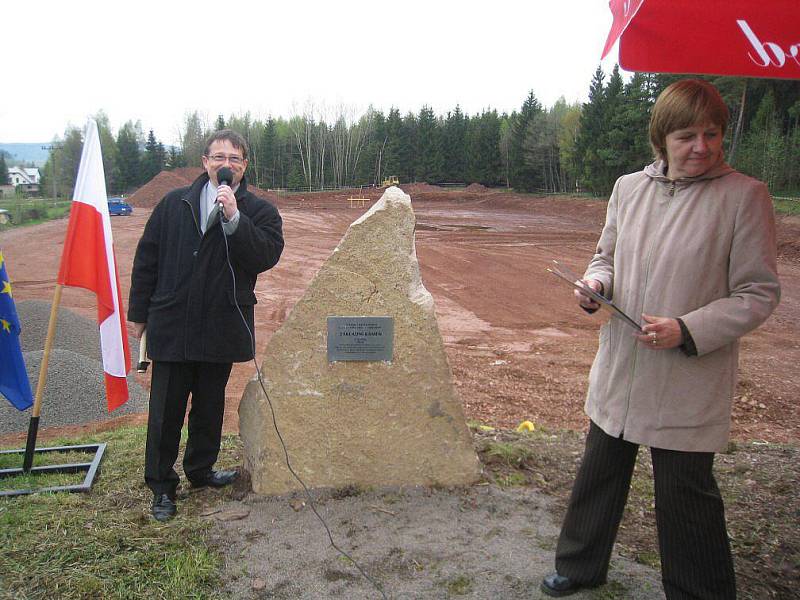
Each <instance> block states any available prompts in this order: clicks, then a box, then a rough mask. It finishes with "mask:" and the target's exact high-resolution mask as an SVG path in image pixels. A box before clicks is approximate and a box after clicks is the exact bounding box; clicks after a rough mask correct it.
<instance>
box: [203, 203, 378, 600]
mask: <svg viewBox="0 0 800 600" xmlns="http://www.w3.org/2000/svg"><path fill="white" fill-rule="evenodd" d="M223 216H224V213H223V212H222V210H221V209H220V219H219V225H220V231H222V239H223V240H224V242H225V259H226V260H227V262H228V270H229V271H230V273H231V281H232V282H233V303H234V305H235V306H236V310H237V311H238V313H239V316H240V317H241V319H242V323H243V324H244V327H245V329H247V334H248V335H249V336H250V347H251V349H252V352H253V365H254V366H255V368H256V374H257V375H258V383H259V385H260V386H261V391H263V392H264V396H265V397H266V399H267V403H268V404H269V410H270V414H271V415H272V426H273V427H274V428H275V433H276V434H278V440H279V441H280V443H281V447H282V448H283V455H284V458H285V462H286V467H287V468H288V469H289V472H290V473H291V474H292V476H293V477H294V478H295V479H296V480H297V481H298V483H299V484H300V485H301V486H302V488H303V491H304V492H305V495H306V498H307V499H308V506H309V507H310V508H311V510H312V511H313V512H314V514H315V515H316V517H317V519H319V522H320V523H322V526H323V527H324V528H325V532H326V533H327V534H328V540H330V543H331V544H330V545H331V546H332V547H333V548H334V549H335V550H336V551H337V552H338V553H339V554H341V555H342V556H344V557H345V558H346V559H347V560H349V561H350V562H351V563H353V565H355V567H356V569H358V571H359V573H361V575H363V576H364V578H365V579H366V580H367V581H369V582H370V583H371V584H372V586H373V587H374V588H375V589H376V590H378V592H379V593H380V595H381V596H382V597H383V600H389V599H388V596H387V595H386V593H385V592H384V591H383V587H381V585H380V584H379V583H378V582H377V581H376V580H375V579H373V578H372V577H370V576H369V575H367V572H366V571H365V570H364V569H362V568H361V565H359V564H358V562H356V559H354V558H353V557H352V556H350V555H349V554H348V553H347V552H345V551H344V550H342V549H341V548H340V547H339V546H338V545H337V544H336V542H334V540H333V534H332V533H331V530H330V528H329V527H328V524H327V523H326V522H325V519H323V518H322V515H321V514H319V511H318V510H317V505H316V504H315V502H314V499H313V498H312V496H311V492H310V491H309V489H308V486H306V484H305V482H304V481H303V480H302V479H301V478H300V476H299V475H298V474H297V473H296V472H295V470H294V469H293V468H292V464H291V461H290V460H289V450H288V449H287V448H286V442H285V441H284V439H283V435H281V431H280V429H279V428H278V420H277V418H276V416H275V407H274V406H273V405H272V399H270V397H269V394H268V393H267V388H266V386H265V385H264V378H263V377H262V375H261V368H260V367H259V366H258V361H257V360H256V340H255V336H254V335H253V332H252V330H251V329H250V326H249V325H248V324H247V319H245V317H244V313H243V312H242V309H241V308H240V307H239V303H238V302H237V301H236V274H235V273H234V271H233V265H232V264H231V254H230V248H229V246H228V236H227V235H226V234H225V229H224V228H223V226H222V225H223V223H222V217H223Z"/></svg>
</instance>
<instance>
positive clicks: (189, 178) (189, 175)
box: [128, 167, 277, 208]
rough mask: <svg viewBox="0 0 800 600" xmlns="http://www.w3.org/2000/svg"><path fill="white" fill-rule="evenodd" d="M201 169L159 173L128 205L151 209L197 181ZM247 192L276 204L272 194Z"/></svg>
mask: <svg viewBox="0 0 800 600" xmlns="http://www.w3.org/2000/svg"><path fill="white" fill-rule="evenodd" d="M202 172H203V169H201V168H200V167H182V168H180V169H174V170H172V171H161V173H159V174H158V175H156V176H155V177H153V178H152V179H151V180H150V181H148V182H147V183H146V184H144V185H143V186H142V187H140V188H139V189H138V190H136V192H134V193H133V194H131V196H130V197H129V198H128V204H130V205H131V206H139V207H142V208H152V207H154V206H155V205H156V204H158V203H159V202H160V201H161V199H162V198H163V197H164V196H166V195H167V193H168V192H171V191H172V190H174V189H176V188H180V187H186V186H187V185H191V183H192V182H193V181H194V180H195V179H197V178H198V177H199V176H200V174H201V173H202ZM247 189H248V191H250V192H252V193H253V194H255V195H256V196H258V197H259V198H263V199H264V200H268V201H269V202H272V203H273V204H275V203H276V200H277V196H276V194H274V193H268V192H265V191H264V190H262V189H259V188H257V187H254V186H250V185H249V186H247Z"/></svg>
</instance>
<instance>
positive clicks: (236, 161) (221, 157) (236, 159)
mask: <svg viewBox="0 0 800 600" xmlns="http://www.w3.org/2000/svg"><path fill="white" fill-rule="evenodd" d="M206 158H207V159H208V160H210V161H211V162H215V163H223V162H225V161H226V160H227V161H228V162H229V163H231V164H232V165H237V166H238V165H243V164H244V159H243V158H242V157H241V156H236V155H233V156H226V155H225V154H214V155H212V156H207V157H206Z"/></svg>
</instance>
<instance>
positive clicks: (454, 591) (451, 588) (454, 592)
mask: <svg viewBox="0 0 800 600" xmlns="http://www.w3.org/2000/svg"><path fill="white" fill-rule="evenodd" d="M445 587H446V588H447V592H448V594H450V595H451V596H466V595H467V594H469V593H470V592H471V591H472V579H470V578H469V577H468V576H467V575H458V576H457V577H453V578H452V579H449V580H448V581H447V584H446V585H445Z"/></svg>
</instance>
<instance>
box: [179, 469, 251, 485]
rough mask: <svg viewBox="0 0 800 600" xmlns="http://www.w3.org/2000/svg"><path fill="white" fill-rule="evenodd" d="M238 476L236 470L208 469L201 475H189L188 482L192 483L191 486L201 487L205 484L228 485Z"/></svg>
mask: <svg viewBox="0 0 800 600" xmlns="http://www.w3.org/2000/svg"><path fill="white" fill-rule="evenodd" d="M238 476H239V473H237V472H236V471H209V472H208V473H207V474H206V475H203V476H202V477H197V478H193V477H190V478H189V482H190V483H191V484H192V487H193V488H201V487H206V486H209V487H214V488H220V487H225V486H226V485H230V484H231V483H233V482H234V481H235V480H236V478H237V477H238Z"/></svg>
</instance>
